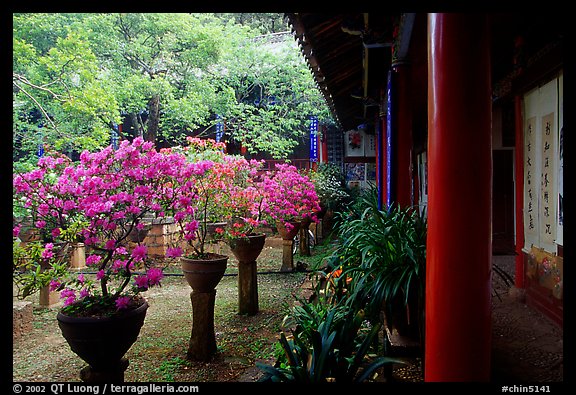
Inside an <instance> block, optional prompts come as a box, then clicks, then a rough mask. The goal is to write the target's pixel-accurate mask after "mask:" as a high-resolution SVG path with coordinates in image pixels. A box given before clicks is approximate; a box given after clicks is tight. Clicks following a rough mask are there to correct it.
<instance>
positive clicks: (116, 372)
mask: <svg viewBox="0 0 576 395" xmlns="http://www.w3.org/2000/svg"><path fill="white" fill-rule="evenodd" d="M128 365H129V362H128V359H127V358H122V359H121V360H120V362H119V363H118V365H117V366H115V367H113V368H111V369H110V370H95V369H94V368H93V367H92V366H90V365H88V366H85V367H84V368H82V370H80V379H81V380H82V381H84V382H86V383H123V382H124V372H125V371H126V369H128Z"/></svg>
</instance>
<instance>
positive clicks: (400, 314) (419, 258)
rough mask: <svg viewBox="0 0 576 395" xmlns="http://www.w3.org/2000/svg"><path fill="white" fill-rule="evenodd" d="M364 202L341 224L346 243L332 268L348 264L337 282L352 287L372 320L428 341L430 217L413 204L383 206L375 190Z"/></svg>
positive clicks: (351, 292) (352, 296)
mask: <svg viewBox="0 0 576 395" xmlns="http://www.w3.org/2000/svg"><path fill="white" fill-rule="evenodd" d="M360 203H361V204H359V205H358V209H359V211H358V213H356V214H351V215H348V216H347V217H346V221H343V222H341V223H340V225H339V228H338V237H339V239H340V241H341V244H340V247H339V248H337V249H336V250H335V252H334V253H333V255H332V259H331V261H330V262H331V263H330V269H331V270H332V269H337V268H341V269H342V275H341V276H340V277H339V278H338V279H337V282H340V285H341V286H343V287H344V288H346V290H347V292H346V295H347V296H346V297H347V298H348V300H349V303H353V304H356V305H357V306H361V307H362V308H365V310H366V313H367V317H369V319H370V320H372V321H373V322H381V323H385V324H386V325H387V327H388V329H389V330H390V331H391V332H396V333H398V334H399V335H400V336H403V337H406V338H409V339H411V340H413V341H415V342H420V344H423V339H424V335H423V331H424V318H423V317H424V287H425V263H426V221H425V218H424V217H423V215H421V214H419V213H418V210H417V209H414V208H411V207H405V208H401V207H397V206H392V207H389V208H388V209H386V210H379V209H378V205H377V199H376V194H375V193H374V191H370V192H368V193H367V195H365V196H364V197H361V198H360ZM343 279H346V281H347V283H346V284H343V283H341V281H343ZM381 313H384V314H383V316H382V315H381Z"/></svg>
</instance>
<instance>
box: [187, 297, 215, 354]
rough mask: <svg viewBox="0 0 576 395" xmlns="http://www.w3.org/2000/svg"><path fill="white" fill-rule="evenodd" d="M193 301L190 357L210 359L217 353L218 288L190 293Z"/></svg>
mask: <svg viewBox="0 0 576 395" xmlns="http://www.w3.org/2000/svg"><path fill="white" fill-rule="evenodd" d="M190 299H191V301H192V335H191V336H190V343H189V346H188V353H187V357H188V359H191V360H195V361H209V360H210V359H211V358H212V356H213V355H214V354H215V353H216V350H217V347H216V335H215V333H214V303H215V302H216V290H213V291H212V292H194V291H192V293H190Z"/></svg>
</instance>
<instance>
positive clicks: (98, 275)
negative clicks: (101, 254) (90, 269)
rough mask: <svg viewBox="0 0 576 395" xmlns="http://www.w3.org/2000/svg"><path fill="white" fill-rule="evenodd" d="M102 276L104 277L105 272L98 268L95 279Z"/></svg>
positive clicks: (100, 278) (99, 278)
mask: <svg viewBox="0 0 576 395" xmlns="http://www.w3.org/2000/svg"><path fill="white" fill-rule="evenodd" d="M104 277H106V273H104V270H100V271H98V273H96V279H97V280H102V279H103V278H104Z"/></svg>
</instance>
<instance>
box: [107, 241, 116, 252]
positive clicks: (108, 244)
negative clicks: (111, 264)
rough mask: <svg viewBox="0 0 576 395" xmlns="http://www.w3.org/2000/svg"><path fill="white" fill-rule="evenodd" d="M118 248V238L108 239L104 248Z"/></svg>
mask: <svg viewBox="0 0 576 395" xmlns="http://www.w3.org/2000/svg"><path fill="white" fill-rule="evenodd" d="M115 248H116V240H108V241H107V242H106V244H105V245H104V249H106V250H113V249H115Z"/></svg>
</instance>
